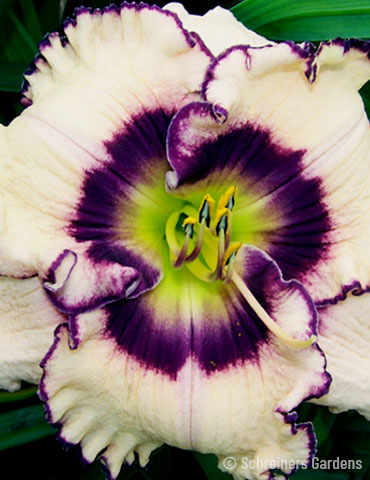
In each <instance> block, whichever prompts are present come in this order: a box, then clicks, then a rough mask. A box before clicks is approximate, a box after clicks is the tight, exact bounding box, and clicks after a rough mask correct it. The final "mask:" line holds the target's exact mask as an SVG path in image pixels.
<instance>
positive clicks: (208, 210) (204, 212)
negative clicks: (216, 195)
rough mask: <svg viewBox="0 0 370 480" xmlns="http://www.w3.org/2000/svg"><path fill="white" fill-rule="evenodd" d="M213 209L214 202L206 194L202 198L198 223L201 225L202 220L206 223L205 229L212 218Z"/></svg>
mask: <svg viewBox="0 0 370 480" xmlns="http://www.w3.org/2000/svg"><path fill="white" fill-rule="evenodd" d="M214 208H215V201H214V200H213V198H212V197H211V195H209V194H208V193H207V195H205V196H204V197H203V200H202V203H201V204H200V208H199V223H202V220H204V221H205V222H206V225H207V227H209V225H210V223H211V219H212V217H213V211H214Z"/></svg>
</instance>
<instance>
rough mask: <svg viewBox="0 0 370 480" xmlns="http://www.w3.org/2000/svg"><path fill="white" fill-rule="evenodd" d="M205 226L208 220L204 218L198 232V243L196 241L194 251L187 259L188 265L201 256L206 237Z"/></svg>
mask: <svg viewBox="0 0 370 480" xmlns="http://www.w3.org/2000/svg"><path fill="white" fill-rule="evenodd" d="M205 226H206V219H205V218H203V220H202V222H201V224H200V227H199V230H198V234H197V241H196V244H195V247H194V250H193V251H192V252H191V253H190V255H188V256H187V257H186V258H185V262H187V263H189V262H192V261H193V260H195V259H196V258H197V257H198V256H199V254H200V251H201V249H202V245H203V237H204V229H205Z"/></svg>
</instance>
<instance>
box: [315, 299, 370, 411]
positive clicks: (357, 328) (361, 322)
mask: <svg viewBox="0 0 370 480" xmlns="http://www.w3.org/2000/svg"><path fill="white" fill-rule="evenodd" d="M319 312H320V323H319V345H320V346H321V348H322V349H323V351H324V353H325V356H326V358H327V362H328V365H327V368H328V372H329V373H330V374H331V375H332V377H333V383H332V384H331V387H330V390H329V393H328V394H327V395H325V396H324V397H321V398H320V399H319V400H315V403H318V404H320V405H327V406H329V407H330V410H332V411H333V412H335V413H337V412H343V411H346V410H350V409H356V410H358V411H359V412H360V413H361V414H362V415H364V416H365V417H366V418H367V419H368V420H370V381H369V379H370V376H369V372H370V350H369V344H370V321H369V319H370V294H369V293H364V294H363V295H361V296H354V295H352V294H350V295H349V296H348V297H347V298H346V299H345V300H344V301H341V302H338V303H337V304H335V305H328V306H326V307H324V308H321V309H319Z"/></svg>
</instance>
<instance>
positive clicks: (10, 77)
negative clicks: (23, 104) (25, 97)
mask: <svg viewBox="0 0 370 480" xmlns="http://www.w3.org/2000/svg"><path fill="white" fill-rule="evenodd" d="M26 68H27V65H26V64H24V63H4V62H0V90H1V91H3V92H20V91H21V85H22V81H23V72H24V71H25V70H26Z"/></svg>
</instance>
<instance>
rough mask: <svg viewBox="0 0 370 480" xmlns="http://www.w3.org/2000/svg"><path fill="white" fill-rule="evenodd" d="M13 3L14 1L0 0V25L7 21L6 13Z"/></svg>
mask: <svg viewBox="0 0 370 480" xmlns="http://www.w3.org/2000/svg"><path fill="white" fill-rule="evenodd" d="M13 3H14V0H0V25H1V24H2V23H3V22H5V20H6V19H7V16H8V11H9V9H10V8H11V7H12V5H13Z"/></svg>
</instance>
